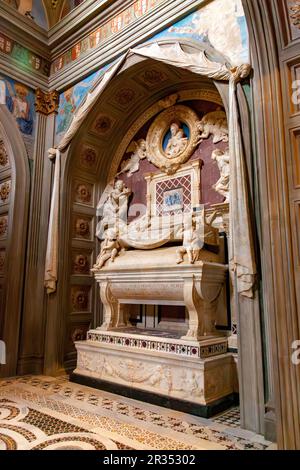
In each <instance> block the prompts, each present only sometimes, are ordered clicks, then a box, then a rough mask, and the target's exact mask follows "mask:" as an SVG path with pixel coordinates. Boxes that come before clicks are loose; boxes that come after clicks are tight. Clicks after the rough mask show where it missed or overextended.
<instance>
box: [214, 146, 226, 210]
mask: <svg viewBox="0 0 300 470" xmlns="http://www.w3.org/2000/svg"><path fill="white" fill-rule="evenodd" d="M211 158H212V159H213V160H215V161H216V162H217V164H218V168H219V170H220V179H219V180H218V181H217V182H216V184H214V185H213V188H214V190H215V191H217V193H219V194H221V195H222V196H224V197H225V201H224V202H226V203H228V202H229V181H230V157H229V154H228V150H226V151H225V152H223V151H222V150H219V149H217V150H214V151H213V153H212V156H211Z"/></svg>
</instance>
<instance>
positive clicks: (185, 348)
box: [87, 331, 227, 359]
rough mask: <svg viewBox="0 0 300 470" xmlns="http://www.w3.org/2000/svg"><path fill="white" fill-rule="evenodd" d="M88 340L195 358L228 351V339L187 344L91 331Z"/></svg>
mask: <svg viewBox="0 0 300 470" xmlns="http://www.w3.org/2000/svg"><path fill="white" fill-rule="evenodd" d="M87 340H88V341H93V342H97V343H105V344H110V345H114V346H123V347H127V348H134V349H142V350H148V351H158V352H160V353H161V352H163V353H168V354H175V355H177V356H185V357H194V358H197V357H198V358H201V359H204V358H207V357H212V356H218V355H220V354H226V353H227V339H224V341H221V342H220V341H218V342H216V343H215V344H214V343H212V344H209V345H203V346H201V345H198V346H197V345H193V344H191V345H187V344H184V343H178V342H172V341H170V340H169V341H166V340H165V338H164V339H162V340H158V339H157V338H153V339H147V338H145V337H142V336H141V337H139V336H136V337H135V338H133V337H132V335H128V336H125V335H122V336H119V335H118V334H113V333H94V332H92V331H89V332H88V334H87Z"/></svg>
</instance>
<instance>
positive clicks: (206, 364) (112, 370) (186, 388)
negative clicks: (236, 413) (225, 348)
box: [74, 330, 234, 406]
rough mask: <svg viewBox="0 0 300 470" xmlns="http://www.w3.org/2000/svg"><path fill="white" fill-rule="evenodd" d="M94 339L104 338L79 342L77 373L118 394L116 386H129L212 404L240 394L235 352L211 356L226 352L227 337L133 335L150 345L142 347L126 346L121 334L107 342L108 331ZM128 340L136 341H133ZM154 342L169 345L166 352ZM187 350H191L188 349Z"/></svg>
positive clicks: (178, 398)
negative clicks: (235, 385)
mask: <svg viewBox="0 0 300 470" xmlns="http://www.w3.org/2000/svg"><path fill="white" fill-rule="evenodd" d="M91 335H92V336H93V335H99V340H97V339H96V337H94V339H93V340H91V339H90V340H88V341H80V342H77V343H76V348H77V351H78V360H77V368H76V370H75V371H74V374H75V376H81V377H88V378H90V379H96V380H97V381H101V382H105V383H111V384H112V385H113V387H114V388H113V389H112V390H115V392H117V389H116V388H115V387H116V386H118V389H120V387H126V388H130V389H134V390H137V391H138V390H139V391H143V392H148V394H157V395H160V396H164V397H167V398H168V399H169V400H170V399H173V400H183V401H187V402H189V403H192V404H197V405H202V406H207V405H209V404H212V403H214V402H217V401H219V400H221V399H223V398H225V397H228V396H231V395H232V393H233V391H234V388H233V373H232V354H230V353H225V354H219V355H214V356H212V357H208V356H209V353H210V351H213V350H214V351H215V349H214V348H215V347H217V348H218V347H221V348H222V341H223V343H224V338H208V339H205V340H203V342H201V341H200V342H199V341H198V342H196V341H195V344H191V342H190V341H188V342H186V341H182V340H175V339H173V338H172V339H169V338H158V337H153V336H152V337H151V336H150V337H149V336H143V335H139V336H137V335H131V336H135V338H136V341H139V342H140V341H141V342H142V343H143V342H144V346H145V347H143V344H142V343H139V345H140V346H139V347H138V346H137V345H136V346H135V345H134V344H133V345H132V346H131V345H130V343H129V344H125V342H124V341H122V336H120V335H121V334H120V333H119V332H106V335H107V338H108V340H106V341H103V338H104V337H103V335H104V332H102V331H99V330H92V331H91V332H89V338H91V337H92V336H91ZM114 337H119V340H118V341H117V342H115V340H114ZM127 339H128V340H129V341H130V339H131V338H127ZM122 342H123V344H122ZM151 342H152V344H155V343H159V342H160V343H161V344H165V348H164V350H161V349H160V347H157V348H156V349H155V350H152V349H151ZM177 343H178V348H179V349H178V348H177V352H176V347H175V351H174V352H170V350H171V346H170V345H172V344H173V345H175V346H176V345H177ZM196 343H197V344H196ZM205 343H206V344H205ZM213 343H215V345H214V344H213ZM179 346H180V347H179ZM187 347H189V348H190V349H189V350H188V351H187ZM180 348H181V349H180ZM193 349H194V350H195V351H193ZM201 351H202V354H201ZM205 352H206V354H205ZM214 354H218V352H216V351H215V353H214ZM203 356H206V357H203ZM119 386H120V387H119ZM117 393H118V392H117Z"/></svg>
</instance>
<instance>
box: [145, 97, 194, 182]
mask: <svg viewBox="0 0 300 470" xmlns="http://www.w3.org/2000/svg"><path fill="white" fill-rule="evenodd" d="M198 120H199V118H198V116H197V114H196V112H195V111H193V110H192V109H191V108H189V107H188V106H185V105H182V104H178V105H175V106H171V107H170V108H167V109H166V110H164V111H163V112H161V113H160V114H159V115H158V116H157V117H156V119H155V120H154V121H153V123H152V124H151V126H150V128H149V131H148V134H147V139H146V143H147V158H148V159H149V160H150V161H151V162H152V163H153V165H155V166H157V167H158V168H160V169H161V170H163V171H165V172H166V173H167V174H174V173H175V172H176V171H177V170H178V168H180V166H181V165H182V164H183V163H185V162H186V161H187V160H189V158H190V157H191V156H192V154H193V152H194V150H195V148H196V147H197V145H198V144H199V130H198V126H197V121H198ZM174 122H180V123H183V124H185V125H186V126H187V127H188V128H189V132H190V135H189V139H188V144H187V146H186V147H185V149H184V150H183V151H182V152H180V153H179V154H178V155H177V156H174V157H173V158H170V156H168V155H167V154H166V153H165V151H164V149H163V139H164V137H165V135H166V134H167V132H168V130H169V129H170V126H171V124H172V123H174Z"/></svg>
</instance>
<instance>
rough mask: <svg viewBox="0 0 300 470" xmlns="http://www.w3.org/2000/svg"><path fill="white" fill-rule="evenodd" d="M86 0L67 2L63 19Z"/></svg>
mask: <svg viewBox="0 0 300 470" xmlns="http://www.w3.org/2000/svg"><path fill="white" fill-rule="evenodd" d="M84 1H85V0H65V3H64V7H63V11H62V14H61V18H64V17H65V16H67V15H68V14H69V13H70V12H71V11H72V10H74V8H76V7H78V6H79V5H80V4H81V3H83V2H84Z"/></svg>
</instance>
